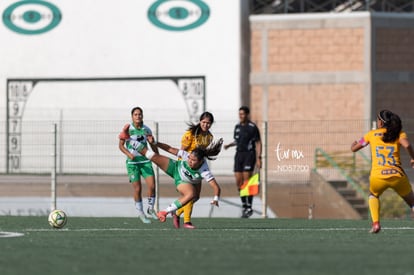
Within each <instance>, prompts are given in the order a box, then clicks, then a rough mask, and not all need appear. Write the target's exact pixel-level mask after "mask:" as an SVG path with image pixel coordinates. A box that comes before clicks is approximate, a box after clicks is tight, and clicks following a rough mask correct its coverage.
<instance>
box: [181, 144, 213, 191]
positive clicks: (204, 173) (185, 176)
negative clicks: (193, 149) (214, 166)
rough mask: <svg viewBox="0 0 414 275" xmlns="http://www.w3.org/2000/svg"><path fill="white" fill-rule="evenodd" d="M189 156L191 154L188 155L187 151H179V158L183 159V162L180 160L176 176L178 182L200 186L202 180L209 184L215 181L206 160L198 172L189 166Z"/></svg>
mask: <svg viewBox="0 0 414 275" xmlns="http://www.w3.org/2000/svg"><path fill="white" fill-rule="evenodd" d="M189 155H190V153H188V152H187V151H184V150H179V151H178V153H177V157H178V158H181V160H178V165H177V170H178V171H177V172H178V175H176V180H179V181H180V182H188V183H191V184H200V183H201V179H202V178H203V179H204V180H205V181H207V182H209V181H211V180H213V179H214V175H213V174H212V173H211V171H210V168H209V167H208V164H207V161H206V160H205V159H204V161H203V164H202V165H201V167H200V168H198V169H197V170H194V169H191V168H190V167H189V166H188V163H187V160H188V156H189ZM177 176H178V177H177Z"/></svg>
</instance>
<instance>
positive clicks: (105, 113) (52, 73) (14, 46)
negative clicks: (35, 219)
mask: <svg viewBox="0 0 414 275" xmlns="http://www.w3.org/2000/svg"><path fill="white" fill-rule="evenodd" d="M159 2H165V3H162V5H167V6H168V5H169V7H170V8H171V7H182V8H186V9H187V10H191V11H196V12H199V10H196V9H194V6H195V7H197V5H198V4H199V3H200V2H202V3H205V4H206V5H207V6H208V8H209V16H208V19H207V20H206V21H205V22H204V23H203V24H201V25H200V26H198V27H195V28H192V29H188V30H184V31H171V30H166V29H163V28H160V27H158V26H156V25H154V24H153V23H152V22H151V21H150V20H149V18H148V11H149V9H150V8H151V7H152V6H153V5H155V4H156V3H159ZM167 2H168V3H167ZM43 3H44V2H43ZM47 3H50V4H51V5H52V6H54V7H56V8H57V9H58V10H59V11H60V14H61V16H62V17H61V21H60V22H59V24H57V25H56V26H55V27H54V28H53V29H51V30H49V31H46V32H42V33H37V34H22V33H19V32H16V31H13V30H11V28H10V25H14V26H19V27H20V28H22V29H24V30H29V31H36V30H38V29H41V28H43V27H45V26H46V25H48V24H49V23H50V22H51V20H52V21H53V18H54V19H56V17H54V16H56V14H52V13H51V12H50V11H51V9H50V8H49V7H48V6H45V5H42V4H36V3H34V1H17V0H3V1H0V12H1V13H2V22H0V37H1V50H0V60H1V66H0V122H2V121H4V120H5V119H6V117H7V112H6V106H7V105H6V104H7V103H6V101H7V100H6V98H7V97H6V90H7V88H6V86H7V82H6V81H7V79H9V80H10V79H51V78H52V79H59V78H61V79H62V78H63V79H74V78H128V77H155V76H183V77H185V76H203V77H205V80H206V82H205V91H206V93H205V103H204V104H205V106H206V110H207V111H211V112H213V114H214V115H215V119H216V123H215V124H214V127H213V129H212V130H213V132H215V133H216V136H217V137H220V136H222V137H224V138H225V139H227V140H226V142H228V141H229V139H231V136H232V128H233V125H234V124H233V122H236V121H237V110H238V108H239V105H240V92H241V79H242V76H241V66H242V60H241V58H242V53H241V49H242V47H241V41H242V39H241V20H242V9H245V8H246V5H247V3H248V2H247V1H240V0H226V1H218V0H202V1H201V0H169V1H164V0H158V1H155V0H122V1H109V0H102V1H96V0H59V1H58V0H47ZM13 5H15V9H14V10H13V13H12V14H11V15H10V17H8V13H7V12H8V11H10V10H11V7H13ZM162 5H160V6H162ZM242 5H244V6H243V7H242ZM164 8H165V6H164ZM181 11H183V10H181ZM29 12H31V13H30V14H29ZM29 15H30V16H33V17H31V18H28V17H27V16H29ZM41 15H46V17H43V18H42V17H39V16H41ZM36 16H38V18H37V19H36ZM33 18H34V19H33ZM47 18H49V19H47ZM50 18H52V19H50ZM194 18H197V15H196V16H195V17H194V16H193V15H192V14H189V15H188V17H187V18H185V19H174V17H173V16H172V15H171V14H170V16H167V15H166V14H164V16H163V19H162V20H167V21H163V22H166V23H167V24H169V25H176V26H178V25H186V24H189V23H191V22H192V20H193V19H194ZM32 19H33V20H32ZM30 20H32V21H30ZM48 20H49V21H48ZM243 20H247V19H246V18H245V19H243ZM29 83H30V85H33V89H31V90H30V93H28V95H27V97H25V99H24V100H23V101H21V102H18V103H19V104H20V110H19V116H20V115H21V117H19V118H16V119H19V123H18V124H16V125H28V124H32V123H31V122H32V121H38V120H41V121H45V120H53V121H55V120H58V121H61V120H83V121H85V120H93V121H96V120H125V122H128V121H129V120H130V110H131V108H132V107H134V106H141V107H143V109H144V114H145V120H148V121H177V122H178V123H180V125H182V129H181V130H182V131H184V130H185V128H186V124H185V122H189V121H190V117H189V113H188V111H187V110H186V108H187V107H188V106H187V105H188V102H185V100H184V99H183V95H182V93H180V89H179V88H178V87H177V85H176V84H174V83H173V82H171V81H168V80H167V81H153V82H148V81H79V82H78V81H40V82H37V83H36V82H30V81H29ZM9 104H10V103H9ZM9 106H12V105H9ZM201 111H202V110H199V113H200V112H201ZM10 112H11V111H10ZM10 112H9V114H10ZM229 121H230V123H229ZM220 122H224V123H220ZM11 125H14V124H12V123H11ZM122 125H123V124H122ZM122 125H119V126H118V128H117V129H115V130H114V131H118V130H119V129H120V128H121V127H122ZM229 125H231V126H230V127H229ZM11 127H12V126H11ZM47 127H49V126H47ZM35 128H36V127H35ZM9 129H10V127H9ZM16 129H17V130H16V133H15V135H16V136H17V138H18V140H19V142H20V143H21V144H19V148H20V147H21V148H22V152H16V154H17V155H18V156H19V157H22V159H23V160H22V161H21V163H22V166H24V164H25V165H26V166H27V167H29V166H30V167H32V164H33V165H34V167H32V168H33V169H34V170H36V169H37V168H36V164H37V160H36V158H33V160H32V161H31V162H30V159H28V158H27V157H26V158H25V155H27V154H28V153H30V154H31V155H34V156H36V155H37V152H35V151H30V150H29V149H25V148H27V146H28V144H29V145H30V144H32V143H33V142H34V141H33V140H35V139H34V138H27V137H28V135H29V134H28V133H27V132H28V131H29V130H27V128H25V127H23V126H22V127H20V128H19V127H16ZM30 131H33V129H31V130H30ZM111 135H113V134H112V133H111ZM0 143H1V144H5V136H1V137H0ZM178 144H179V140H177V141H176V143H175V144H174V145H178ZM9 146H10V145H9ZM30 146H32V145H30ZM108 146H112V144H108ZM33 150H34V149H33ZM111 150H115V151H114V152H112V151H111V152H112V153H113V154H117V153H119V152H118V151H117V149H116V148H115V147H114V148H112V149H111ZM5 151H6V150H1V151H0V165H1V166H2V167H5V165H6V164H5V159H7V156H5V155H4V154H5ZM13 154H14V152H13ZM223 154H224V155H225V156H226V158H227V160H226V164H225V165H220V167H221V168H223V169H224V170H225V171H229V172H230V173H231V166H232V160H231V158H232V154H233V152H227V151H226V152H224V153H223ZM228 160H230V161H228ZM87 161H88V160H85V162H87ZM115 162H116V163H119V162H118V160H115ZM29 163H30V165H29ZM78 164H79V163H78ZM118 166H120V167H123V165H122V164H119V165H118ZM122 169H123V168H122ZM22 171H23V170H22Z"/></svg>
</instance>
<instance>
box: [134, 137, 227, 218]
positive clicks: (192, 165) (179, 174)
mask: <svg viewBox="0 0 414 275" xmlns="http://www.w3.org/2000/svg"><path fill="white" fill-rule="evenodd" d="M148 141H149V142H150V144H156V146H158V147H159V148H161V149H163V150H166V151H167V152H169V153H171V154H173V155H176V156H178V157H179V159H178V160H174V159H170V158H168V157H166V156H163V155H160V154H158V152H151V151H150V150H148V149H147V147H146V145H145V144H144V143H141V144H139V145H137V146H136V150H137V151H138V152H140V153H141V154H143V155H145V156H146V157H147V158H148V159H150V160H151V161H152V162H154V163H155V164H156V165H157V166H158V167H160V168H161V169H162V170H163V171H164V172H165V173H166V174H167V175H169V176H170V177H172V178H173V179H174V183H175V186H176V189H177V191H178V192H179V193H180V197H179V198H178V199H176V200H174V202H172V203H171V204H170V205H169V206H168V207H167V208H166V209H164V210H162V211H159V212H158V213H157V216H158V219H159V220H160V221H161V222H165V220H166V217H167V215H168V214H172V213H174V212H175V211H176V210H177V209H180V208H181V207H183V206H184V205H186V204H187V203H188V202H189V201H195V200H197V199H198V198H199V196H200V191H201V181H202V179H204V180H206V181H207V182H208V183H209V184H210V186H211V187H212V188H213V190H214V198H213V200H212V201H211V204H212V205H215V206H218V201H219V197H220V192H221V189H220V186H219V185H218V183H217V181H216V180H215V178H214V176H213V175H212V173H211V172H210V169H209V168H208V165H207V162H206V159H214V158H212V157H214V156H217V155H218V153H219V152H220V150H221V146H222V144H223V140H222V139H220V140H218V141H216V142H213V143H212V144H211V145H210V146H209V147H207V148H196V149H194V150H193V151H192V152H191V153H188V152H186V151H183V150H179V149H177V148H173V147H171V146H169V145H167V144H164V143H160V142H158V143H156V142H155V141H154V140H153V137H152V136H151V137H149V138H148Z"/></svg>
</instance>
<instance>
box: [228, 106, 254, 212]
mask: <svg viewBox="0 0 414 275" xmlns="http://www.w3.org/2000/svg"><path fill="white" fill-rule="evenodd" d="M249 115H250V110H249V107H247V106H242V107H240V108H239V120H240V122H239V123H238V124H236V126H235V127H234V141H233V142H231V143H229V144H226V145H224V149H226V150H227V149H228V148H229V147H232V146H236V155H235V156H234V176H235V178H236V184H237V188H238V190H239V191H240V187H241V186H242V184H243V183H244V182H245V181H246V180H249V178H250V177H251V176H252V174H253V171H254V170H255V168H257V169H260V168H261V166H262V157H261V155H262V142H261V140H260V132H259V129H258V128H257V126H256V124H254V123H253V122H252V121H250V119H249ZM240 199H241V201H242V206H243V213H242V218H248V217H250V216H251V215H252V214H253V209H252V204H253V196H244V197H240Z"/></svg>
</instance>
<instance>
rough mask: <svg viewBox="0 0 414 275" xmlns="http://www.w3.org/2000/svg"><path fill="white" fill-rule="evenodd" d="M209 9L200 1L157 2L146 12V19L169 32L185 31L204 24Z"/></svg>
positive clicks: (163, 0)
mask: <svg viewBox="0 0 414 275" xmlns="http://www.w3.org/2000/svg"><path fill="white" fill-rule="evenodd" d="M209 16H210V8H209V7H208V6H207V4H206V3H204V2H203V1H201V0H158V1H156V2H155V3H154V4H152V5H151V7H150V8H149V10H148V19H149V20H150V21H151V22H152V23H153V24H154V25H155V26H157V27H159V28H161V29H164V30H169V31H186V30H191V29H194V28H197V27H199V26H201V25H202V24H204V23H205V22H206V21H207V19H208V18H209Z"/></svg>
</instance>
